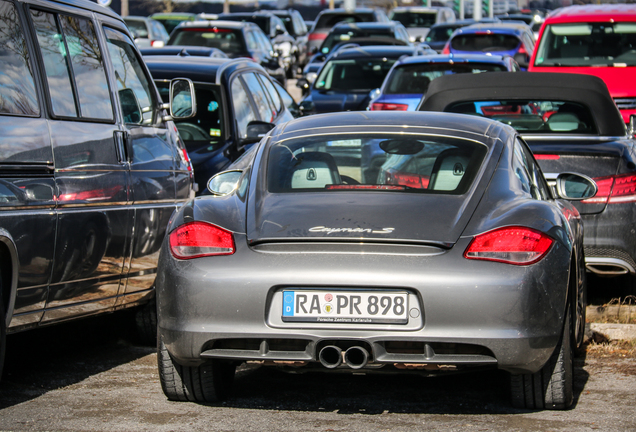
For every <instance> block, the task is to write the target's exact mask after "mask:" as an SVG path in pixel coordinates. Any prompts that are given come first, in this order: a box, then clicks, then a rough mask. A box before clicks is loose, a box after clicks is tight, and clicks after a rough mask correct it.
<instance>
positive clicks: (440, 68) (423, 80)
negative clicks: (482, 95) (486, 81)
mask: <svg viewBox="0 0 636 432" xmlns="http://www.w3.org/2000/svg"><path fill="white" fill-rule="evenodd" d="M505 70H506V67H505V66H503V65H500V64H494V63H455V64H448V63H442V64H418V65H407V66H401V67H398V68H395V69H394V70H393V72H392V73H391V76H390V77H389V78H388V79H387V83H386V85H385V88H384V92H385V93H386V94H409V93H418V94H424V93H426V91H427V90H428V85H429V84H430V82H431V81H433V80H434V79H435V78H439V77H441V76H442V75H450V74H457V73H482V72H501V71H505Z"/></svg>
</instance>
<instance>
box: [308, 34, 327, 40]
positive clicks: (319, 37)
mask: <svg viewBox="0 0 636 432" xmlns="http://www.w3.org/2000/svg"><path fill="white" fill-rule="evenodd" d="M326 38H327V33H310V34H309V36H307V40H310V41H311V40H323V39H326Z"/></svg>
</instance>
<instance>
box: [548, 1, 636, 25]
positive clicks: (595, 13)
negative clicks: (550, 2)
mask: <svg viewBox="0 0 636 432" xmlns="http://www.w3.org/2000/svg"><path fill="white" fill-rule="evenodd" d="M545 20H546V22H548V23H552V24H554V23H576V22H583V21H589V22H602V21H611V20H615V21H636V5H634V4H602V5H583V6H568V7H564V8H560V9H557V10H555V11H553V12H551V13H550V15H548V16H547V18H546V19H545Z"/></svg>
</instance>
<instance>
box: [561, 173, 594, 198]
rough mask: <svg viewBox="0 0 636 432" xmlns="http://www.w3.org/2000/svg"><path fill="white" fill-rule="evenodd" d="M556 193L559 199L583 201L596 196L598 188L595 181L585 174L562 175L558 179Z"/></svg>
mask: <svg viewBox="0 0 636 432" xmlns="http://www.w3.org/2000/svg"><path fill="white" fill-rule="evenodd" d="M556 192H557V195H558V197H559V198H563V199H566V200H569V201H581V200H584V199H588V198H592V197H593V196H594V195H596V192H598V186H597V185H596V182H595V181H594V180H592V179H591V178H589V177H588V176H584V175H583V174H577V173H561V174H559V175H558V176H557V179H556Z"/></svg>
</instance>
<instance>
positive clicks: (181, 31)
mask: <svg viewBox="0 0 636 432" xmlns="http://www.w3.org/2000/svg"><path fill="white" fill-rule="evenodd" d="M167 45H182V46H204V47H212V48H218V49H220V50H221V51H223V52H224V53H225V54H227V55H228V57H230V58H238V57H249V58H251V59H253V60H254V61H256V62H257V63H259V64H260V65H261V66H263V68H265V70H266V71H267V73H268V74H270V75H271V76H272V77H273V78H275V79H277V80H278V81H279V82H280V83H281V84H283V86H284V85H285V83H286V79H287V76H286V73H285V68H283V66H282V64H281V61H280V58H279V57H278V54H277V53H276V52H275V51H274V47H273V46H272V44H271V42H270V41H269V38H268V37H267V36H266V35H265V33H263V30H261V29H260V27H259V26H257V25H256V24H254V23H251V22H235V21H189V22H183V23H181V24H179V25H178V26H177V27H176V28H175V29H174V30H173V31H172V33H171V34H170V39H169V40H168V43H167Z"/></svg>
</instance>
